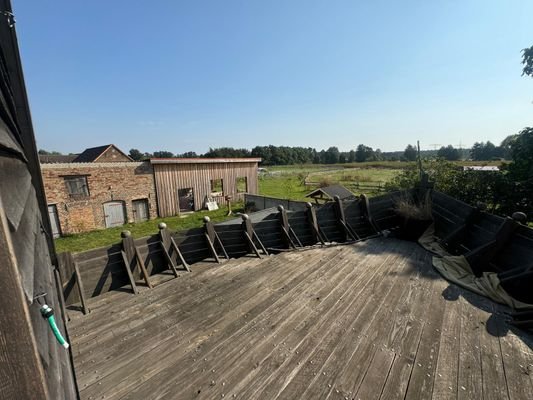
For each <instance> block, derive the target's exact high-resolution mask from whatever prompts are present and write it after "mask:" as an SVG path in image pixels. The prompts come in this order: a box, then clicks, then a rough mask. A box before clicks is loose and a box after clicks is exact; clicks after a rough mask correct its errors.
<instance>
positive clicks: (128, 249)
mask: <svg viewBox="0 0 533 400" xmlns="http://www.w3.org/2000/svg"><path fill="white" fill-rule="evenodd" d="M120 236H121V237H122V249H123V250H124V253H125V254H126V258H127V260H128V266H129V268H130V271H131V272H132V274H133V276H134V277H136V276H139V277H140V276H141V274H142V276H143V278H144V281H145V282H146V286H148V287H149V288H150V289H152V288H153V285H152V283H151V282H150V276H149V275H148V271H147V270H146V266H145V265H144V261H143V259H142V257H141V253H140V252H139V249H138V248H137V246H135V241H134V240H133V237H132V236H131V232H130V231H122V233H121V234H120ZM135 266H139V269H140V272H138V273H137V272H136V270H135Z"/></svg>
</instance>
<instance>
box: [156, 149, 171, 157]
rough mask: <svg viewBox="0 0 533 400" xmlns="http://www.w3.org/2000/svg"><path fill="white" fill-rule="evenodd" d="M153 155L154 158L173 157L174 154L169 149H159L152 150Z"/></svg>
mask: <svg viewBox="0 0 533 400" xmlns="http://www.w3.org/2000/svg"><path fill="white" fill-rule="evenodd" d="M153 156H154V158H172V157H174V154H173V153H172V152H170V151H165V150H160V151H154V154H153Z"/></svg>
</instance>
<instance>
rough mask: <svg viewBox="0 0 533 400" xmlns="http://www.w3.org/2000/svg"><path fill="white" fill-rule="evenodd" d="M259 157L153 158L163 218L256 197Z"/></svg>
mask: <svg viewBox="0 0 533 400" xmlns="http://www.w3.org/2000/svg"><path fill="white" fill-rule="evenodd" d="M260 161H261V159H260V158H152V159H151V160H150V162H151V164H152V167H153V170H154V178H155V188H156V193H157V206H158V210H159V216H160V217H169V216H173V215H178V214H181V213H184V212H190V211H197V210H201V209H203V208H205V204H206V201H208V200H213V201H216V202H217V203H218V204H219V205H224V204H226V203H227V196H231V199H232V200H242V199H243V198H244V193H250V194H257V193H258V183H257V166H258V163H259V162H260Z"/></svg>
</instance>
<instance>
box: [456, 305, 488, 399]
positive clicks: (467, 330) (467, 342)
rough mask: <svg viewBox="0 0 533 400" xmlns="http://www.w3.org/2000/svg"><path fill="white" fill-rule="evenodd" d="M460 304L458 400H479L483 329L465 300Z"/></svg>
mask: <svg viewBox="0 0 533 400" xmlns="http://www.w3.org/2000/svg"><path fill="white" fill-rule="evenodd" d="M458 301H460V302H461V309H462V312H461V336H460V339H459V343H460V352H459V363H458V370H459V374H458V376H459V379H458V383H457V385H458V390H457V393H458V396H457V398H458V399H465V400H466V399H480V398H482V396H483V382H482V376H481V350H480V329H483V328H484V325H483V324H481V321H480V320H479V316H478V315H477V314H476V313H474V310H472V309H471V308H470V306H469V305H468V303H467V302H466V300H464V299H463V298H459V300H458Z"/></svg>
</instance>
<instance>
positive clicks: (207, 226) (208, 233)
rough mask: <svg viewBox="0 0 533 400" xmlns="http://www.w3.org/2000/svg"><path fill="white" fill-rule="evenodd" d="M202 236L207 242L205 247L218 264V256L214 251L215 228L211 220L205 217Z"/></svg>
mask: <svg viewBox="0 0 533 400" xmlns="http://www.w3.org/2000/svg"><path fill="white" fill-rule="evenodd" d="M204 230H205V232H204V236H205V241H206V242H207V247H208V248H209V251H210V252H211V255H212V256H213V258H214V259H215V261H216V262H217V263H220V259H219V258H218V254H217V252H216V250H215V245H214V243H215V228H214V227H213V223H212V222H211V218H209V217H208V216H207V215H206V216H205V217H204Z"/></svg>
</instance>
